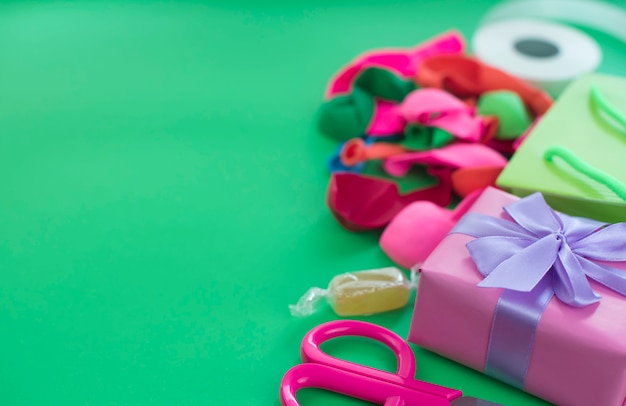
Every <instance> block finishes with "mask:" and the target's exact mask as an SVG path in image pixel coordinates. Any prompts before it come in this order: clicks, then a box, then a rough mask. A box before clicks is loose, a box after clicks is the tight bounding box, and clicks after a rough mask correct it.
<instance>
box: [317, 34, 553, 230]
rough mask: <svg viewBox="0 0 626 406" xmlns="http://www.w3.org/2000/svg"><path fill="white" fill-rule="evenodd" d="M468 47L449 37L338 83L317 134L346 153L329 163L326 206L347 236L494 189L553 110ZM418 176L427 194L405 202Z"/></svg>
mask: <svg viewBox="0 0 626 406" xmlns="http://www.w3.org/2000/svg"><path fill="white" fill-rule="evenodd" d="M464 44H465V41H464V39H463V37H462V36H461V35H460V34H459V33H457V32H448V33H444V34H442V35H440V36H438V37H436V38H434V39H431V40H429V41H427V42H425V43H422V44H420V45H418V46H417V47H415V48H412V49H403V50H377V51H372V52H368V53H366V54H364V55H361V56H359V57H358V58H356V59H355V60H353V61H351V62H350V63H349V64H347V66H345V67H343V68H342V69H341V70H340V71H339V72H338V73H337V74H336V75H335V76H334V77H333V78H332V80H331V81H330V84H329V85H328V88H327V91H326V94H325V100H324V102H323V104H322V106H321V108H320V111H319V116H318V117H319V118H318V125H319V129H320V131H321V132H322V133H323V134H325V135H326V136H329V137H332V138H333V139H336V140H337V141H338V143H339V144H340V145H339V146H338V148H337V151H336V152H335V154H334V155H333V156H332V157H331V159H330V160H329V168H330V171H331V179H330V184H329V188H328V196H327V203H328V206H329V208H330V210H331V211H332V213H333V215H334V216H335V218H336V219H337V221H339V223H340V224H341V225H342V226H344V227H345V228H346V229H349V230H353V231H365V230H372V229H382V228H384V227H385V226H387V225H388V224H389V223H390V222H391V221H392V219H393V218H394V217H395V216H396V215H397V214H398V213H399V212H401V211H402V210H403V209H404V208H406V207H407V206H408V205H409V204H411V203H413V202H416V201H428V202H431V203H432V204H436V205H437V206H440V207H445V206H448V205H450V204H451V203H452V202H454V201H456V200H458V199H462V198H465V197H466V196H468V195H470V194H472V192H476V191H479V190H483V189H484V188H485V187H487V186H495V180H496V178H497V177H498V175H499V173H500V172H501V171H502V169H503V168H504V166H505V165H506V163H507V161H508V159H509V158H510V156H511V155H512V154H513V153H514V152H515V150H516V149H517V147H518V146H519V144H520V143H521V142H522V140H523V139H524V136H525V134H527V133H528V130H529V129H530V128H532V126H533V125H534V124H535V123H536V121H537V120H538V119H539V118H540V117H541V116H542V115H543V114H544V113H545V112H546V111H547V110H548V109H549V108H550V106H551V105H552V99H551V97H550V96H549V95H548V94H546V93H544V92H543V91H541V90H539V89H537V88H534V87H532V86H531V85H529V84H528V83H526V82H524V81H522V80H520V79H518V78H516V77H514V76H511V75H510V74H507V73H505V72H503V71H501V70H499V69H496V68H494V67H491V66H488V65H486V64H484V63H482V62H480V61H479V60H477V59H475V58H473V57H472V56H470V55H467V54H466V52H465V49H464ZM372 167H375V168H376V170H378V172H379V173H382V174H384V175H385V176H379V175H372V174H371V173H372V172H373V171H371V170H368V168H369V169H371V168H372ZM416 167H419V168H421V169H422V172H425V173H426V175H425V176H427V177H428V178H429V179H430V182H427V183H429V185H428V186H426V187H420V188H418V189H416V190H411V191H408V192H406V193H401V192H400V189H399V187H398V181H400V180H401V179H403V178H405V177H407V176H410V175H411V169H413V168H416ZM374 172H375V171H374Z"/></svg>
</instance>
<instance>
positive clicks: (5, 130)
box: [0, 0, 626, 405]
mask: <svg viewBox="0 0 626 406" xmlns="http://www.w3.org/2000/svg"><path fill="white" fill-rule="evenodd" d="M492 4H493V2H491V1H488V0H484V1H465V2H461V1H439V0H437V1H435V0H432V1H383V0H366V1H363V2H360V4H358V5H355V4H353V3H352V2H348V1H346V0H340V1H331V0H321V1H301V2H294V3H292V2H286V1H285V2H278V1H275V0H269V1H263V2H254V1H230V2H228V1H222V2H212V3H209V2H206V3H202V2H193V1H187V2H183V1H181V2H136V1H133V2H126V1H119V2H112V1H110V2H104V1H103V2H99V3H91V2H51V3H38V2H24V3H21V2H3V3H2V4H1V5H0V176H1V179H2V194H1V198H0V264H1V266H0V269H1V270H0V404H2V405H206V404H216V405H217V404H237V405H278V389H279V383H280V380H281V377H282V375H283V374H284V373H285V372H286V371H287V370H288V369H289V368H290V367H292V366H294V365H296V364H297V363H299V346H300V341H301V339H302V337H303V335H304V334H305V333H306V332H307V331H308V330H309V329H310V328H312V327H314V326H315V325H318V324H319V323H322V322H324V321H328V320H332V319H335V318H336V316H334V314H333V313H332V311H331V310H329V309H328V308H327V307H326V308H323V309H322V310H321V311H320V312H319V313H317V314H315V315H314V316H311V317H308V318H301V319H297V318H293V317H291V315H290V314H289V311H288V308H287V306H288V304H290V303H294V302H295V301H297V299H298V298H299V296H300V295H301V294H302V293H304V291H305V290H306V289H308V288H309V287H311V286H325V285H326V284H327V283H328V282H329V281H330V279H331V278H332V277H333V276H334V275H336V274H338V273H342V272H347V271H353V270H359V269H369V268H375V267H380V266H386V265H390V264H391V262H390V261H389V260H388V259H387V258H386V257H385V255H384V254H383V253H382V252H381V251H380V249H379V248H378V245H377V241H378V234H377V233H373V232H372V233H364V234H355V233H351V232H348V231H345V230H343V229H342V228H341V227H340V226H339V225H338V224H337V223H336V221H335V220H334V219H333V218H332V216H331V215H330V213H329V212H328V210H327V208H326V206H325V192H326V185H327V181H328V173H327V170H326V167H325V162H326V159H327V157H328V156H329V155H330V154H331V152H332V151H333V150H334V148H335V146H336V144H335V142H334V141H332V140H330V139H327V138H324V137H323V136H321V135H320V134H319V133H318V132H317V130H316V128H315V114H316V110H317V108H318V106H319V104H320V102H321V98H322V94H323V91H324V88H325V85H326V83H327V81H328V79H329V77H330V76H331V75H332V74H333V73H334V72H336V70H337V69H338V68H339V67H340V66H342V65H343V64H345V63H346V62H348V61H349V60H350V59H352V58H353V57H354V56H356V55H357V54H359V53H361V52H363V51H366V50H369V49H372V48H381V47H391V46H412V45H415V44H417V43H419V42H421V41H424V40H426V39H428V38H430V37H432V36H435V35H437V34H439V33H441V32H443V31H445V30H447V29H449V28H457V29H459V30H460V31H461V32H462V33H464V34H465V35H467V36H469V35H470V34H471V33H472V32H473V30H474V29H475V28H476V25H477V22H478V20H479V19H480V17H481V16H482V15H483V14H484V13H485V12H486V10H487V9H488V8H489V7H490V6H491V5H492ZM591 34H593V35H594V36H595V37H596V38H597V39H598V40H599V41H601V43H602V45H603V47H604V51H605V59H604V62H603V64H602V66H601V69H600V70H602V71H604V72H609V73H619V74H626V55H625V53H624V52H623V50H624V48H623V44H620V43H618V42H617V41H616V40H613V39H610V38H608V37H606V36H603V35H601V34H599V33H597V32H591ZM411 311H412V309H411V306H409V307H407V308H405V309H403V310H400V311H396V312H392V313H389V314H385V315H380V316H374V317H369V318H367V320H369V321H373V322H376V323H379V324H381V325H383V326H385V327H388V328H391V329H393V330H394V331H396V332H397V333H399V334H400V335H402V336H404V337H406V335H407V332H408V328H409V323H410V317H411ZM459 339H462V338H461V337H460V338H459ZM325 348H326V349H327V350H328V351H330V352H332V354H333V355H336V356H341V357H345V358H347V359H350V360H353V361H357V362H363V363H367V364H369V365H371V366H374V367H379V368H384V369H388V370H391V369H393V368H394V365H395V361H394V359H393V357H392V356H391V354H390V352H389V351H387V350H385V349H384V348H380V347H377V346H375V345H374V344H372V343H368V342H361V341H358V340H338V341H337V342H333V343H329V345H328V346H326V347H325ZM415 352H416V358H417V362H418V372H417V378H419V379H424V380H428V381H431V382H434V383H438V384H442V385H446V386H451V387H455V388H458V389H461V390H463V391H465V392H466V394H469V395H475V396H479V397H484V398H487V399H490V400H492V401H496V402H500V403H504V404H507V405H542V404H544V403H543V402H541V401H540V400H538V399H536V398H534V397H532V396H530V395H527V394H524V393H522V392H520V391H517V390H515V389H512V388H511V387H509V386H506V385H504V384H501V383H498V382H496V381H494V380H492V379H490V378H487V377H484V376H483V375H482V374H480V373H477V372H474V371H472V370H470V369H468V368H465V367H463V366H461V365H458V364H456V363H454V362H452V361H449V360H446V359H444V358H441V357H439V356H436V355H434V354H431V353H429V352H428V351H425V350H421V349H418V348H415ZM301 400H302V403H303V404H306V405H311V404H324V405H358V404H363V403H362V402H359V401H354V400H351V399H347V398H343V397H340V396H338V395H332V394H327V393H322V392H320V391H318V390H305V391H303V392H301Z"/></svg>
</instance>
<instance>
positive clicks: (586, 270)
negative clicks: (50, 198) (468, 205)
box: [452, 193, 626, 388]
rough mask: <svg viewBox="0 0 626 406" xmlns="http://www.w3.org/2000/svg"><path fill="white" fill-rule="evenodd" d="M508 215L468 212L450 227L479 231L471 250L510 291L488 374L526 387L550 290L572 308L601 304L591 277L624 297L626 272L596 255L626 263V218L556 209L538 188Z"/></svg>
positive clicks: (490, 283)
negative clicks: (600, 218)
mask: <svg viewBox="0 0 626 406" xmlns="http://www.w3.org/2000/svg"><path fill="white" fill-rule="evenodd" d="M504 212H505V214H506V216H507V219H501V218H496V217H491V216H486V215H482V214H477V213H470V214H467V215H465V216H464V217H463V218H462V219H461V220H460V221H459V223H458V224H457V225H456V226H455V227H454V229H453V230H452V232H453V233H461V234H466V235H470V236H472V237H475V238H476V239H474V240H472V241H470V242H469V243H468V244H467V249H468V251H469V253H470V255H471V257H472V259H473V260H474V262H475V263H476V267H477V268H478V271H479V272H480V273H481V274H482V275H483V276H485V279H483V280H482V281H481V282H480V283H479V284H478V286H481V287H491V288H503V289H505V290H504V291H503V293H502V295H501V296H500V298H499V300H498V304H497V305H496V311H495V314H494V318H493V321H492V326H491V334H490V338H489V345H488V348H487V360H486V362H485V373H487V374H488V375H490V376H493V377H496V378H498V379H501V380H503V381H505V382H508V383H510V384H513V385H515V386H517V387H519V388H523V387H524V382H525V379H526V371H527V369H528V363H529V361H530V355H531V352H532V345H533V342H534V335H535V330H536V328H537V324H538V323H539V319H540V318H541V314H542V313H543V310H544V309H545V307H546V306H547V305H548V303H549V302H550V300H551V299H552V297H553V296H555V295H556V297H557V298H558V299H559V300H561V301H562V302H564V303H566V304H568V305H570V306H575V307H582V306H588V305H590V304H592V303H596V302H598V301H599V300H600V299H601V297H600V296H599V295H598V294H596V293H595V292H594V291H593V289H592V288H591V285H590V284H589V280H588V278H591V279H593V280H594V281H596V282H598V283H600V284H602V285H604V286H606V287H608V288H610V289H612V290H614V291H616V292H618V293H620V294H622V295H624V296H626V272H624V271H623V270H620V269H616V268H613V267H610V266H606V265H604V264H600V263H598V262H597V261H608V262H617V261H626V238H625V236H626V223H618V224H612V225H606V224H604V223H600V222H597V221H594V220H590V219H584V218H579V217H571V216H567V215H565V214H559V213H556V212H555V211H553V210H552V209H551V208H550V207H549V206H548V205H547V203H546V202H545V200H544V199H543V196H542V195H541V194H540V193H535V194H532V195H530V196H528V197H526V198H524V199H520V200H518V201H515V202H513V203H511V204H509V205H507V206H505V207H504Z"/></svg>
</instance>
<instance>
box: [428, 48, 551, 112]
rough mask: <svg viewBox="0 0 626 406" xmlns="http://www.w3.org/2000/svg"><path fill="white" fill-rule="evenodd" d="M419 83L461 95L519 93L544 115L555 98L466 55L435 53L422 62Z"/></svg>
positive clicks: (462, 96) (527, 104) (464, 96)
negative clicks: (498, 92) (501, 91)
mask: <svg viewBox="0 0 626 406" xmlns="http://www.w3.org/2000/svg"><path fill="white" fill-rule="evenodd" d="M416 82H417V83H418V84H419V85H421V86H426V87H437V88H439V89H444V90H446V91H448V92H450V93H452V94H454V95H455V96H457V97H459V98H469V97H478V96H480V95H481V94H483V93H484V92H489V91H493V90H510V91H513V92H515V93H517V94H518V95H519V96H520V98H521V99H522V100H523V101H524V103H525V104H526V106H527V107H528V109H529V110H530V111H531V112H532V113H533V115H534V116H540V115H543V114H544V113H545V112H546V111H547V110H548V109H549V108H550V106H551V105H552V98H551V97H550V96H549V95H548V94H547V93H545V92H543V91H542V90H539V89H537V88H535V87H533V86H531V85H530V84H528V83H527V82H525V81H523V80H521V79H518V78H516V77H515V76H512V75H509V74H508V73H506V72H504V71H502V70H500V69H497V68H494V67H492V66H489V65H486V64H484V63H482V62H480V61H478V60H477V59H475V58H472V57H469V56H466V55H435V56H431V57H430V58H427V59H425V60H423V61H422V62H421V64H420V65H419V67H418V69H417V75H416Z"/></svg>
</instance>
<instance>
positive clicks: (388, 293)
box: [327, 267, 410, 316]
mask: <svg viewBox="0 0 626 406" xmlns="http://www.w3.org/2000/svg"><path fill="white" fill-rule="evenodd" d="M409 296H410V288H409V282H408V281H407V279H406V277H405V276H404V273H402V271H401V270H399V269H398V268H394V267H389V268H380V269H372V270H367V271H358V272H350V273H345V274H342V275H337V276H335V277H334V278H333V279H332V281H331V282H330V285H329V287H328V297H327V299H328V302H329V303H330V305H331V306H332V307H333V309H334V311H335V313H337V315H339V316H357V315H367V314H374V313H382V312H387V311H390V310H395V309H399V308H401V307H404V306H406V304H407V303H408V302H409Z"/></svg>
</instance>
